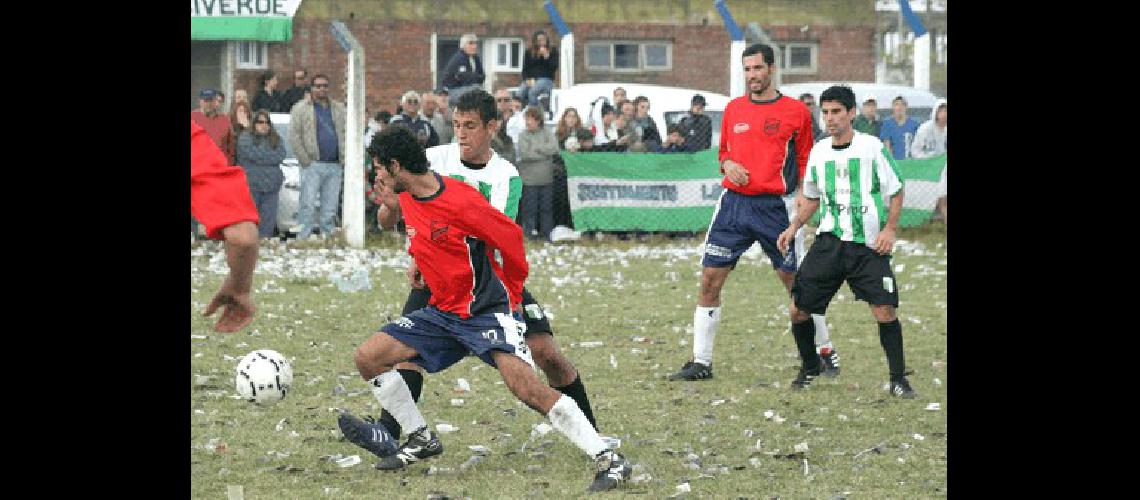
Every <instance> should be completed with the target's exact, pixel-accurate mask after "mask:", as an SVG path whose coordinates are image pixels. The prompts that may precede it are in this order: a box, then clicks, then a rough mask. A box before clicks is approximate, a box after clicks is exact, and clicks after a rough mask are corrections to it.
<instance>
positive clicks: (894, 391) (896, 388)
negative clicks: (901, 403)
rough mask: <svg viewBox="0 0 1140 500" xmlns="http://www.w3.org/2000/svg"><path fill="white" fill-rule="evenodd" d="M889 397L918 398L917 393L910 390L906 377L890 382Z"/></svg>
mask: <svg viewBox="0 0 1140 500" xmlns="http://www.w3.org/2000/svg"><path fill="white" fill-rule="evenodd" d="M891 395H892V396H894V397H896V398H903V399H914V398H916V397H918V393H916V392H914V389H911V387H910V382H909V381H907V379H906V377H899V378H896V379H893V380H891Z"/></svg>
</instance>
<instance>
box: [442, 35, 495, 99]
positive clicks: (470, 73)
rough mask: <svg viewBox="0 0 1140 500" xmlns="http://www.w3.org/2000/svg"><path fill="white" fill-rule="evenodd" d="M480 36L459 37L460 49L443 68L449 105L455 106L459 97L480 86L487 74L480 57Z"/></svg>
mask: <svg viewBox="0 0 1140 500" xmlns="http://www.w3.org/2000/svg"><path fill="white" fill-rule="evenodd" d="M478 52H479V38H478V37H476V36H475V34H474V33H467V34H464V35H463V36H462V37H460V38H459V50H458V51H457V52H456V53H455V55H454V56H451V60H450V61H448V62H447V66H445V67H444V68H443V81H442V84H443V87H444V88H446V89H447V90H448V91H449V92H448V96H447V106H448V107H449V108H454V107H455V104H456V103H458V102H459V98H460V97H461V96H463V94H465V93H467V92H468V91H471V90H475V89H477V88H480V87H481V86H482V85H483V79H484V78H485V77H486V75H485V74H484V73H483V60H482V59H480V58H479V56H478V55H477V53H478Z"/></svg>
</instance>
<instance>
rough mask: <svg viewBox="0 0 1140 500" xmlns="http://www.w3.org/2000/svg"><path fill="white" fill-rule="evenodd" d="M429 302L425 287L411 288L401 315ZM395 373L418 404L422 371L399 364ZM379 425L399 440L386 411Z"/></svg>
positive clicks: (396, 430)
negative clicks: (402, 380) (406, 385)
mask: <svg viewBox="0 0 1140 500" xmlns="http://www.w3.org/2000/svg"><path fill="white" fill-rule="evenodd" d="M430 300H431V290H430V289H428V288H427V287H424V288H412V289H411V290H409V291H408V298H407V300H405V301H404V311H403V312H402V313H401V314H403V315H404V316H407V315H409V314H411V313H413V312H415V311H418V310H420V309H423V308H425V307H427V305H428V302H429V301H430ZM396 372H397V373H399V374H400V377H402V378H403V379H404V383H405V384H408V391H410V392H411V393H412V401H415V402H416V403H419V402H420V393H421V392H422V391H423V386H424V374H423V369H421V368H420V367H419V366H417V365H416V364H414V363H399V364H397V365H396ZM380 423H381V424H383V425H384V428H386V429H388V432H389V433H391V434H392V437H394V438H395V439H396V440H397V441H398V440H399V439H400V434H401V433H402V432H403V429H401V428H400V423H399V422H396V419H395V418H394V417H393V416H392V414H391V413H389V412H388V410H382V411H381V412H380Z"/></svg>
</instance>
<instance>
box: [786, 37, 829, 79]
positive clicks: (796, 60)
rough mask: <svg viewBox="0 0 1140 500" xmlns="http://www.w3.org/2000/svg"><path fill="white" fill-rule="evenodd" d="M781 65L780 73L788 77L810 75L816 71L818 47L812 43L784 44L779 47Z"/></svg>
mask: <svg viewBox="0 0 1140 500" xmlns="http://www.w3.org/2000/svg"><path fill="white" fill-rule="evenodd" d="M780 52H781V54H782V55H783V61H782V63H783V65H782V67H781V68H780V71H782V72H784V73H785V74H789V75H810V74H814V73H816V72H817V71H818V69H817V66H818V64H817V62H818V60H819V45H818V44H814V43H786V44H781V45H780Z"/></svg>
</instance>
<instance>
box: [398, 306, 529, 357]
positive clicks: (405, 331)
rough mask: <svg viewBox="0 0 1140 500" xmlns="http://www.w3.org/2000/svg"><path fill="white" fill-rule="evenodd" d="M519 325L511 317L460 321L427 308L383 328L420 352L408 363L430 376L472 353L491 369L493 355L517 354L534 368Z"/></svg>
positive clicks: (499, 316)
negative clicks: (501, 353) (500, 353)
mask: <svg viewBox="0 0 1140 500" xmlns="http://www.w3.org/2000/svg"><path fill="white" fill-rule="evenodd" d="M520 330H521V328H520V327H519V324H518V322H517V321H515V320H514V319H513V318H511V316H510V315H507V314H482V315H478V316H471V317H470V318H467V319H460V318H459V315H457V314H452V313H449V312H445V311H440V310H439V309H437V308H436V307H435V306H427V307H425V308H423V309H419V310H416V311H414V312H411V313H409V314H407V315H405V316H400V317H399V318H396V320H395V321H393V322H391V323H388V324H387V325H384V326H383V327H381V328H380V331H382V332H384V333H387V334H388V335H390V336H392V338H394V339H396V340H399V341H400V342H403V343H405V344H408V345H409V346H411V347H412V348H413V349H415V350H416V356H415V357H414V358H412V359H409V360H408V361H410V362H412V363H415V364H417V365H420V366H422V367H423V368H424V369H425V370H427V371H428V373H435V372H438V371H442V370H444V369H446V368H447V367H449V366H451V365H454V364H455V363H457V362H459V360H461V359H463V357H464V356H466V355H467V354H468V353H471V354H473V355H475V356H478V357H479V359H481V360H483V362H484V363H487V364H489V365H491V366H495V360H494V359H493V358H492V357H491V351H503V352H506V353H511V354H514V355H516V356H518V357H520V358H522V359H523V361H526V362H527V363H528V364H530V365H532V366H533V365H534V361H532V360H531V356H530V350H529V349H528V348H527V345H526V341H524V340H523V336H522V333H521V331H520Z"/></svg>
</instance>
